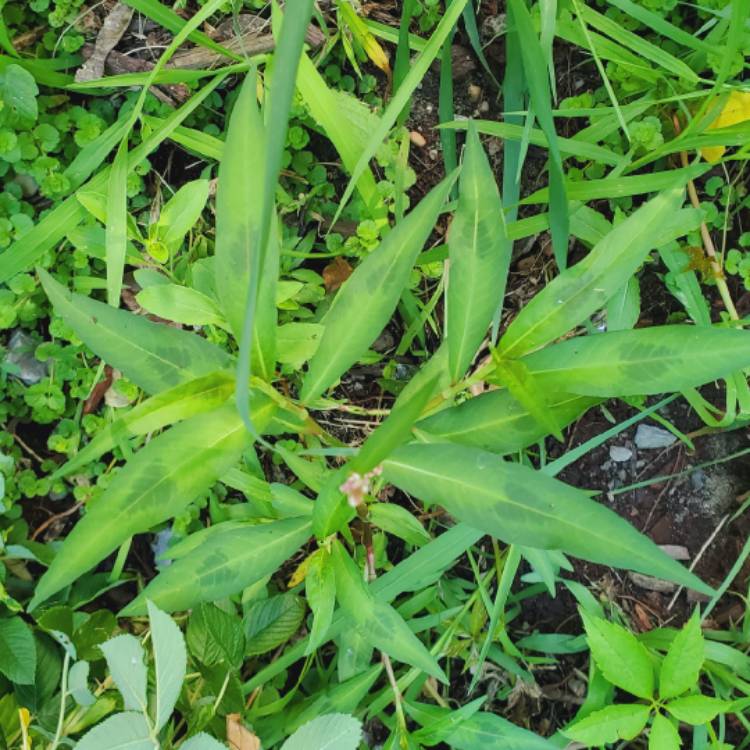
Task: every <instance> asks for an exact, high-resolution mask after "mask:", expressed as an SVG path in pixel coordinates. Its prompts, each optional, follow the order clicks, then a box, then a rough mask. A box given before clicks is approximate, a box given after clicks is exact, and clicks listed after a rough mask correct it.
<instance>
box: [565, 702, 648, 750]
mask: <svg viewBox="0 0 750 750" xmlns="http://www.w3.org/2000/svg"><path fill="white" fill-rule="evenodd" d="M650 712H651V709H650V708H649V707H648V706H644V705H642V704H641V703H629V704H627V705H613V706H607V707H606V708H602V709H600V710H599V711H594V712H593V713H591V714H589V715H588V716H587V717H586V718H585V719H581V721H577V722H576V723H575V724H573V725H572V726H570V727H568V728H567V729H565V730H564V734H565V736H566V737H570V738H571V739H574V740H576V741H578V742H581V743H583V744H584V745H586V746H587V747H591V746H594V745H597V746H598V745H605V744H607V743H610V742H617V741H618V740H632V739H634V738H635V737H637V736H638V735H639V734H640V733H641V732H642V731H643V730H644V728H645V727H646V722H647V721H648V717H649V714H650Z"/></svg>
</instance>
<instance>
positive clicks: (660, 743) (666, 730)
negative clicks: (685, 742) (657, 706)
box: [648, 713, 682, 750]
mask: <svg viewBox="0 0 750 750" xmlns="http://www.w3.org/2000/svg"><path fill="white" fill-rule="evenodd" d="M680 747H682V739H681V738H680V733H679V732H678V731H677V730H676V729H675V726H674V724H673V723H672V722H671V721H670V720H669V719H667V717H666V716H664V715H663V714H660V713H657V714H655V715H654V720H653V722H652V724H651V731H650V732H649V735H648V750H680Z"/></svg>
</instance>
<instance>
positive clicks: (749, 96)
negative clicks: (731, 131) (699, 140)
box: [701, 91, 750, 164]
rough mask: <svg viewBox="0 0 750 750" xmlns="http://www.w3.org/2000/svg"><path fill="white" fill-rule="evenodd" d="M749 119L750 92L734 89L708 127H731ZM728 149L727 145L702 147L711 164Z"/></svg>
mask: <svg viewBox="0 0 750 750" xmlns="http://www.w3.org/2000/svg"><path fill="white" fill-rule="evenodd" d="M748 120H750V93H746V92H744V91H733V92H732V93H731V94H730V95H729V97H728V98H727V101H726V104H725V105H724V108H723V109H722V110H721V113H720V114H719V116H718V117H717V118H716V119H715V120H714V121H713V122H712V123H711V124H710V125H709V126H708V129H709V130H718V129H719V128H729V127H731V126H732V125H738V124H739V123H741V122H747V121H748ZM726 150H727V149H726V147H725V146H706V147H705V148H702V149H701V155H702V156H703V158H704V159H705V160H706V161H707V162H709V164H716V162H717V161H719V159H721V157H722V156H724V152H725V151H726Z"/></svg>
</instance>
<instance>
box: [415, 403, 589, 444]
mask: <svg viewBox="0 0 750 750" xmlns="http://www.w3.org/2000/svg"><path fill="white" fill-rule="evenodd" d="M595 403H597V399H593V398H586V397H584V396H572V395H570V394H562V395H554V394H552V395H550V396H548V397H547V408H548V409H549V410H550V411H551V412H552V415H553V418H554V420H555V422H556V423H557V424H558V425H559V426H560V427H566V426H567V425H569V424H570V423H571V422H573V421H574V420H576V419H578V417H580V416H581V414H583V412H584V411H586V409H588V408H589V407H591V406H593V405H594V404H595ZM414 434H415V435H416V436H417V437H418V438H419V439H420V440H421V441H423V442H427V443H435V442H444V443H461V444H462V445H471V446H474V447H475V448H482V449H484V450H487V451H491V452H492V453H501V454H502V453H514V452H515V451H520V450H523V449H524V448H526V447H528V446H529V445H532V444H533V443H536V442H538V441H539V440H543V439H544V438H545V437H547V434H548V433H547V430H546V429H545V428H544V426H542V425H540V423H539V422H538V421H537V420H536V419H534V417H533V416H532V415H531V414H530V413H529V411H528V410H527V409H525V408H524V407H523V406H522V405H521V404H520V403H519V402H518V401H517V400H516V399H515V398H513V396H512V394H511V393H510V391H507V390H495V391H490V392H488V393H482V394H481V395H479V396H475V397H474V398H472V399H469V400H468V401H465V402H464V403H463V404H459V405H458V406H451V407H449V408H448V409H444V410H443V411H440V412H438V413H437V414H433V415H432V416H430V417H427V418H426V419H423V420H421V421H419V422H417V424H416V426H415V428H414Z"/></svg>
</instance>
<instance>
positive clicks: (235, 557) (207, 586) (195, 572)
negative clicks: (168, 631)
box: [121, 518, 310, 617]
mask: <svg viewBox="0 0 750 750" xmlns="http://www.w3.org/2000/svg"><path fill="white" fill-rule="evenodd" d="M309 536H310V521H309V520H308V519H305V518H288V519H284V520H283V521H273V522H272V523H266V524H261V525H259V526H251V527H249V528H239V529H238V528H231V529H227V530H226V531H223V532H222V533H220V534H219V533H217V534H213V535H212V536H210V537H207V538H206V539H205V540H204V542H203V543H202V544H201V545H200V546H199V547H196V548H195V549H192V550H191V551H190V552H189V553H187V554H186V555H184V556H183V557H180V559H179V560H176V561H175V562H173V563H172V564H171V565H170V566H169V567H168V568H165V569H164V570H163V571H162V572H161V573H159V575H158V576H157V577H156V578H155V579H154V580H153V581H151V583H150V584H149V585H148V586H147V587H146V588H145V589H144V591H143V592H142V593H141V594H140V595H139V596H138V598H137V599H135V600H134V601H133V602H131V603H130V604H129V605H128V606H127V607H125V609H124V610H123V611H122V612H121V616H123V617H124V616H130V615H133V614H139V613H141V612H142V611H143V610H144V609H145V605H146V599H147V598H148V599H151V600H152V601H153V602H155V603H156V604H158V605H159V606H160V607H161V608H162V609H164V610H166V611H172V612H173V611H175V610H181V609H189V608H190V607H193V606H194V605H196V604H198V603H199V602H204V601H215V600H217V599H222V598H223V597H226V596H231V595H232V594H236V593H237V592H239V591H242V589H244V588H245V587H247V586H250V585H251V584H253V583H255V582H256V581H259V580H261V579H262V578H264V577H265V576H267V575H270V574H271V573H273V572H274V571H275V570H276V569H277V568H278V567H279V565H281V564H282V563H283V562H285V561H286V560H287V559H288V558H289V557H291V556H292V554H293V553H294V552H295V551H296V550H297V549H299V547H300V546H301V545H302V544H303V543H304V542H305V541H306V540H307V539H308V537H309Z"/></svg>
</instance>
